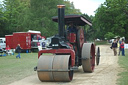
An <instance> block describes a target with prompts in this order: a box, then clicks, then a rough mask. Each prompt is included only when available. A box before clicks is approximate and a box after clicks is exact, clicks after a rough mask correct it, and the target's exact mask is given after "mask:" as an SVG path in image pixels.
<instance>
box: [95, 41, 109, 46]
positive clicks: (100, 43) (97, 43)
mask: <svg viewBox="0 0 128 85" xmlns="http://www.w3.org/2000/svg"><path fill="white" fill-rule="evenodd" d="M95 44H96V45H105V44H108V42H107V41H95Z"/></svg>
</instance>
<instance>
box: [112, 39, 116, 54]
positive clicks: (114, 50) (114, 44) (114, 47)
mask: <svg viewBox="0 0 128 85" xmlns="http://www.w3.org/2000/svg"><path fill="white" fill-rule="evenodd" d="M112 49H113V52H114V56H116V55H117V42H116V39H115V40H114V41H113V43H112Z"/></svg>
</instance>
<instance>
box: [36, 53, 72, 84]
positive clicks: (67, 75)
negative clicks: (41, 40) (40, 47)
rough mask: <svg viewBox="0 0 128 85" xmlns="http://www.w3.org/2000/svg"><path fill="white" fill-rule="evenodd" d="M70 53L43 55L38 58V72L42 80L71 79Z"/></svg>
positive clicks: (62, 80)
mask: <svg viewBox="0 0 128 85" xmlns="http://www.w3.org/2000/svg"><path fill="white" fill-rule="evenodd" d="M70 65H71V62H70V55H41V56H40V58H39V60H38V65H37V73H38V78H39V80H40V81H61V82H64V81H71V80H72V78H73V70H70Z"/></svg>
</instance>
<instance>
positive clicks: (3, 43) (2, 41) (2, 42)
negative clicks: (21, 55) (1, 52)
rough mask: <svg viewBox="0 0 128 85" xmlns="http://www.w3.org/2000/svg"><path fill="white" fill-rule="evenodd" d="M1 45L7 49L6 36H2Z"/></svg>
mask: <svg viewBox="0 0 128 85" xmlns="http://www.w3.org/2000/svg"><path fill="white" fill-rule="evenodd" d="M0 47H1V48H3V49H5V48H6V41H5V38H0Z"/></svg>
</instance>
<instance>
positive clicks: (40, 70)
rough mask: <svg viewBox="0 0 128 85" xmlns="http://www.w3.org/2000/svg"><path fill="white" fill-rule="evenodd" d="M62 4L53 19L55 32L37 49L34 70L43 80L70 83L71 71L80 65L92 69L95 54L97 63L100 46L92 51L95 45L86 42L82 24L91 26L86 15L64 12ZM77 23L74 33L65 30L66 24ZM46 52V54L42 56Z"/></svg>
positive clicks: (87, 70) (88, 69) (88, 70)
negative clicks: (44, 47)
mask: <svg viewBox="0 0 128 85" xmlns="http://www.w3.org/2000/svg"><path fill="white" fill-rule="evenodd" d="M64 8H65V6H64V5H58V16H57V17H56V16H55V17H53V18H52V20H53V21H54V22H57V23H58V28H59V29H58V34H57V35H55V36H53V37H52V38H51V43H50V44H49V45H48V46H47V48H46V49H43V50H40V51H39V52H38V64H37V67H35V68H34V70H36V71H37V75H38V78H39V80H40V81H42V82H49V81H50V82H53V81H55V82H69V81H71V80H72V79H73V71H74V70H77V69H78V67H79V66H82V67H83V71H84V72H90V73H91V72H93V71H94V68H95V56H97V57H96V60H97V61H96V62H97V65H98V64H99V58H100V57H99V55H100V51H99V50H100V49H99V48H98V50H97V51H96V52H97V53H96V54H95V48H96V46H95V44H93V43H86V37H85V30H84V29H83V28H82V27H81V26H85V25H86V24H88V25H90V26H92V24H91V22H89V21H88V20H87V19H86V18H84V17H83V16H80V15H64ZM69 22H70V23H71V24H74V25H77V26H80V27H81V28H78V29H76V28H73V29H76V30H75V31H74V30H72V31H74V32H71V30H70V31H69V30H65V28H64V27H65V25H69ZM45 54H46V55H45Z"/></svg>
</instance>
